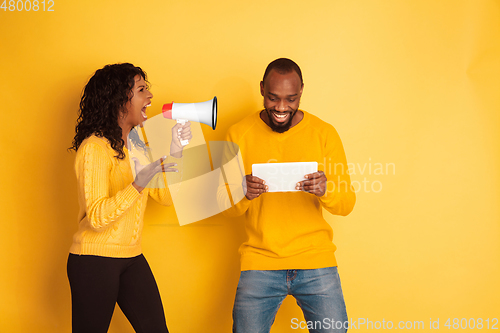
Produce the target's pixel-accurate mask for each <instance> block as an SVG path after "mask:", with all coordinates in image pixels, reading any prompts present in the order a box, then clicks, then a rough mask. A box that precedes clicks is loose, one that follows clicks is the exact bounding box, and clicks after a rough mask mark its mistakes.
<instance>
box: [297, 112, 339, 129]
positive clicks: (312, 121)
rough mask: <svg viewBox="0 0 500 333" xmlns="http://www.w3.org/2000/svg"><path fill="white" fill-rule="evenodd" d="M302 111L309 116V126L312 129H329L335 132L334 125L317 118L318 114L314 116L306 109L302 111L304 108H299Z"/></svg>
mask: <svg viewBox="0 0 500 333" xmlns="http://www.w3.org/2000/svg"><path fill="white" fill-rule="evenodd" d="M301 111H302V112H304V114H306V115H307V117H308V118H309V124H308V125H309V126H310V127H311V128H313V129H314V130H317V131H320V132H325V131H326V132H330V131H333V132H335V133H336V132H337V131H336V130H335V127H334V126H333V125H332V124H330V123H328V122H326V121H324V120H323V119H321V118H319V117H318V116H315V115H313V114H312V113H309V112H307V111H304V110H301Z"/></svg>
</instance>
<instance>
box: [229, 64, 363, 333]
mask: <svg viewBox="0 0 500 333" xmlns="http://www.w3.org/2000/svg"><path fill="white" fill-rule="evenodd" d="M303 88H304V84H303V81H302V73H301V71H300V68H299V66H298V65H297V64H296V63H295V62H293V61H292V60H290V59H285V58H280V59H277V60H275V61H273V62H271V63H270V64H269V65H268V67H267V69H266V71H265V73H264V77H263V79H262V82H261V83H260V91H261V94H262V96H263V97H264V110H262V111H259V112H257V113H254V114H252V115H250V116H249V117H247V118H245V119H243V120H242V121H240V122H239V123H237V124H236V125H233V126H232V127H231V128H230V129H229V132H228V135H227V139H226V141H229V142H233V143H235V144H237V146H238V147H239V149H240V152H241V156H242V160H243V164H244V169H245V174H246V176H245V179H244V180H245V181H244V187H245V192H244V193H245V196H244V197H243V199H242V200H241V201H239V202H237V203H236V204H235V205H233V206H232V207H231V208H230V209H228V210H226V211H225V214H226V215H228V216H238V215H241V214H245V217H246V223H245V229H246V233H247V240H246V241H245V242H244V243H243V244H242V245H241V247H240V254H241V271H242V272H241V275H240V280H239V284H238V288H237V292H236V299H235V303H234V309H233V332H236V333H263V332H269V331H270V328H271V325H272V323H273V322H274V318H275V316H276V312H277V311H278V308H279V306H280V304H281V302H282V301H283V299H284V298H285V297H286V296H287V295H292V296H294V297H295V299H296V300H297V304H298V305H299V306H300V307H301V309H302V311H303V313H304V317H305V319H306V323H304V322H302V323H300V322H298V321H297V322H293V320H292V322H291V326H292V328H293V327H295V328H298V327H301V328H305V327H306V325H307V327H308V328H309V332H345V331H346V329H347V314H346V309H345V304H344V299H343V295H342V289H341V286H340V279H339V276H338V273H337V267H336V266H337V262H336V260H335V255H334V252H335V249H336V247H335V245H334V244H333V243H332V239H333V232H332V228H331V227H330V226H329V224H328V223H327V222H326V221H325V220H324V218H323V216H322V207H324V208H325V209H326V210H327V211H329V212H330V213H332V214H335V215H342V216H345V215H347V214H349V213H350V212H351V211H352V209H353V207H354V203H355V201H356V197H355V194H354V191H353V190H352V188H351V184H350V177H349V174H348V172H347V162H346V157H345V153H344V149H343V147H342V142H341V141H340V138H339V136H338V134H337V132H336V131H335V129H334V128H333V126H331V125H329V124H327V123H325V122H323V121H322V120H320V119H319V118H317V117H315V116H313V115H311V114H309V113H307V112H306V111H302V110H299V109H298V108H299V103H300V98H301V96H302V91H303ZM313 161H316V162H318V165H319V167H318V169H322V170H319V171H318V172H315V173H312V174H308V175H305V178H306V180H304V181H301V182H299V183H297V187H296V189H298V190H300V191H299V192H273V193H266V192H267V191H268V186H267V185H266V184H265V183H264V181H263V180H262V179H260V178H258V177H255V176H252V175H251V174H250V173H251V170H252V164H254V163H269V162H313ZM233 185H234V184H233ZM228 186H229V187H231V184H228Z"/></svg>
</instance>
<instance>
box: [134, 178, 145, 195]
mask: <svg viewBox="0 0 500 333" xmlns="http://www.w3.org/2000/svg"><path fill="white" fill-rule="evenodd" d="M132 186H134V187H135V189H136V190H137V192H139V193H141V192H142V190H144V187H142V186H139V185H137V183H136V182H135V181H134V182H133V183H132Z"/></svg>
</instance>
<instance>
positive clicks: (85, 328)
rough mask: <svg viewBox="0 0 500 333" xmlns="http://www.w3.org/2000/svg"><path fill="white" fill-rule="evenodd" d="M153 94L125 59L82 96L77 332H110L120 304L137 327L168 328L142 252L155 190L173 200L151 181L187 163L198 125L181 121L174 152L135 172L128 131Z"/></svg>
mask: <svg viewBox="0 0 500 333" xmlns="http://www.w3.org/2000/svg"><path fill="white" fill-rule="evenodd" d="M151 98H153V95H152V94H151V92H150V91H149V89H148V84H147V76H146V73H145V72H144V71H143V70H142V69H141V68H139V67H135V66H133V65H132V64H127V63H125V64H115V65H107V66H105V67H104V68H102V69H99V70H98V71H96V72H95V74H94V75H93V77H92V78H91V79H90V80H89V82H88V83H87V85H86V86H85V89H84V93H83V96H82V98H81V101H80V111H79V117H78V121H77V125H76V134H75V137H74V140H73V146H72V147H71V148H70V149H74V150H75V151H77V153H76V160H75V170H76V175H77V181H78V199H79V203H80V212H79V214H78V221H79V229H78V231H77V233H76V234H75V235H74V237H73V244H72V245H71V248H70V254H69V258H68V267H67V268H68V279H69V282H70V286H71V298H72V312H73V315H72V318H73V321H72V325H73V333H77V332H86V333H99V332H107V330H108V327H109V323H110V321H111V317H112V315H113V310H114V307H115V304H116V303H118V305H119V306H120V308H121V309H122V311H123V313H124V314H125V315H126V316H127V318H128V320H129V321H130V323H131V324H132V326H133V327H134V329H135V331H136V332H138V333H142V332H144V333H146V332H147V333H155V332H162V333H163V332H168V329H167V325H166V322H165V315H164V311H163V305H162V302H161V299H160V294H159V291H158V287H157V285H156V282H155V279H154V277H153V274H152V272H151V269H150V268H149V265H148V263H147V261H146V259H145V258H144V256H143V255H142V253H141V252H142V251H141V234H142V227H143V216H144V211H145V209H146V203H147V199H148V195H149V196H151V197H152V198H153V199H155V200H156V201H158V202H159V203H161V204H163V205H170V204H172V200H171V197H170V193H169V191H168V187H167V186H162V188H148V187H147V185H148V183H150V181H151V180H156V181H158V180H161V179H162V178H163V179H164V180H165V174H164V172H173V171H177V170H176V169H175V168H172V167H174V166H176V165H177V164H178V163H180V161H181V160H180V158H181V156H182V145H181V143H180V141H179V139H188V140H189V139H191V131H190V128H189V123H187V124H186V125H184V126H182V125H181V124H177V125H175V126H174V127H173V128H172V134H173V135H172V143H171V146H170V155H171V156H169V157H168V158H166V157H165V156H164V157H163V158H161V159H159V160H157V161H155V162H153V163H151V164H149V165H147V166H142V165H140V164H137V165H136V166H135V171H136V176H135V177H134V175H133V173H132V169H131V167H130V161H129V149H130V146H129V140H128V135H129V133H130V132H131V131H135V129H134V130H133V128H134V127H135V126H137V125H140V124H142V122H144V121H145V120H146V119H147V116H146V108H147V107H148V106H149V105H150V104H151ZM177 133H179V134H177ZM165 160H167V162H169V163H163V162H164V161H165ZM153 178H154V179H153ZM165 181H166V180H165Z"/></svg>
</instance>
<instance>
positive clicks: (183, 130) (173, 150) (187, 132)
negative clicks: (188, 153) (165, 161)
mask: <svg viewBox="0 0 500 333" xmlns="http://www.w3.org/2000/svg"><path fill="white" fill-rule="evenodd" d="M192 138H193V135H192V134H191V122H190V121H187V122H186V123H185V124H182V123H177V124H176V125H175V126H174V127H172V143H171V144H170V155H172V156H173V157H176V158H181V157H182V149H183V148H184V146H183V145H182V143H181V140H188V141H189V140H191V139H192Z"/></svg>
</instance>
